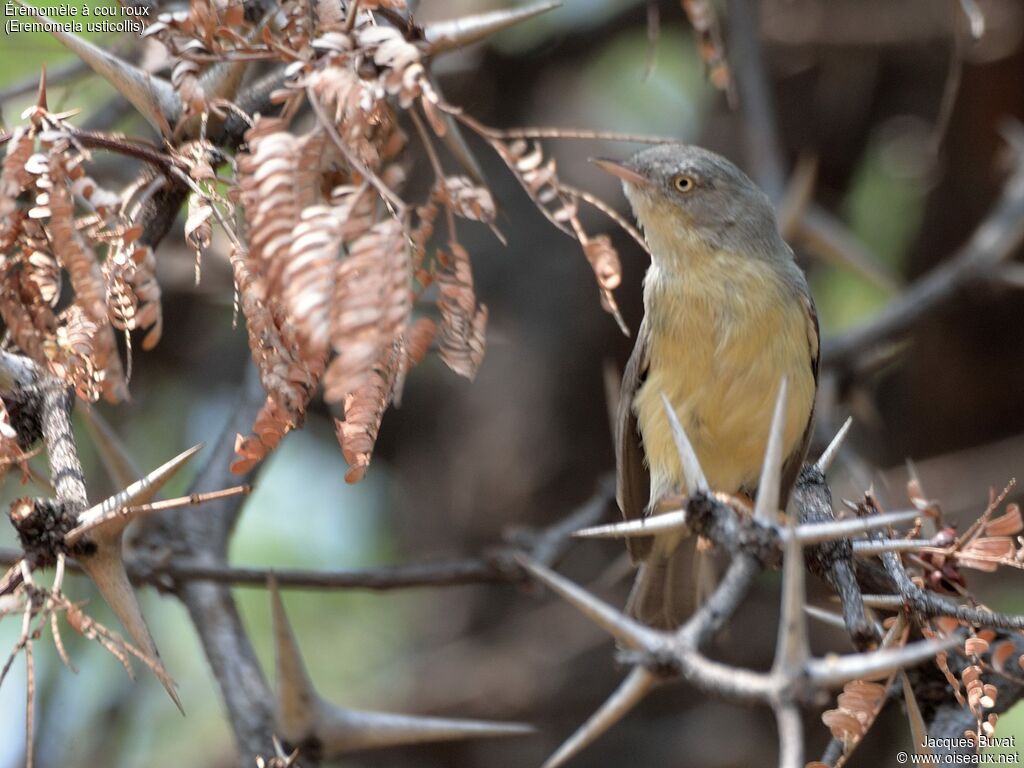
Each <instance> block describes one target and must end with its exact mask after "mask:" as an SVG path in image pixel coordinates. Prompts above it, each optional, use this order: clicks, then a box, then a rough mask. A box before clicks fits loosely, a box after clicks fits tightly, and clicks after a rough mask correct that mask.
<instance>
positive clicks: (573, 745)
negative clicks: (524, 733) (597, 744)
mask: <svg viewBox="0 0 1024 768" xmlns="http://www.w3.org/2000/svg"><path fill="white" fill-rule="evenodd" d="M658 683H659V680H658V678H657V677H656V676H655V675H654V674H652V673H651V672H650V671H649V670H648V669H646V668H644V667H635V668H634V669H633V671H632V672H630V673H629V675H628V676H627V677H626V679H625V680H623V681H622V683H621V684H620V685H619V687H618V688H616V689H615V692H614V693H613V694H612V695H611V696H609V697H608V700H607V701H605V703H604V704H602V705H601V708H600V709H599V710H597V712H595V713H594V714H593V715H591V716H590V718H589V719H588V720H587V722H585V723H584V724H583V725H581V726H580V727H579V729H578V730H577V731H576V732H575V733H574V734H573V735H572V736H570V737H569V738H568V739H567V740H566V741H565V742H564V743H563V744H562V746H560V747H559V748H558V750H557V751H556V752H555V753H554V754H553V755H552V756H551V757H549V758H548V760H547V762H545V763H544V765H543V766H542V767H541V768H559V766H562V765H564V764H565V763H566V762H567V761H569V760H570V759H572V758H573V757H575V756H576V755H578V754H579V753H580V752H582V751H583V750H584V749H586V748H587V747H588V746H590V744H592V743H593V742H594V741H596V740H597V738H598V737H599V736H601V735H602V734H603V733H605V732H606V731H607V730H608V729H609V728H611V727H612V726H613V725H615V724H616V723H617V722H619V721H620V720H621V719H622V718H624V717H625V716H626V715H627V714H629V712H630V711H631V710H632V709H633V708H634V707H635V706H636V705H637V704H639V703H640V702H641V701H643V699H644V697H645V696H646V695H647V694H648V693H650V692H651V690H653V689H654V688H655V687H657V685H658Z"/></svg>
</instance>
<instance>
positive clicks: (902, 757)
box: [896, 752, 909, 765]
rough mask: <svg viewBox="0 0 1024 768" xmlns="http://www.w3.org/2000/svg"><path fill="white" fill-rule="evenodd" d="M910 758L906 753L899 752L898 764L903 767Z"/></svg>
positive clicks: (897, 754) (897, 755) (897, 756)
mask: <svg viewBox="0 0 1024 768" xmlns="http://www.w3.org/2000/svg"><path fill="white" fill-rule="evenodd" d="M908 757H909V755H907V753H906V752H897V753H896V762H897V763H899V764H900V765H903V764H904V763H905V762H907V758H908Z"/></svg>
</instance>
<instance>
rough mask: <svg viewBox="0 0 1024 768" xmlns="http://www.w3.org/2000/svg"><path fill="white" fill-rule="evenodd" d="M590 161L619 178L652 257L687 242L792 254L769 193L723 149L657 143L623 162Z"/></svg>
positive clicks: (739, 250)
mask: <svg viewBox="0 0 1024 768" xmlns="http://www.w3.org/2000/svg"><path fill="white" fill-rule="evenodd" d="M594 162H595V163H596V164H597V165H598V166H600V167H601V168H603V169H604V170H606V171H608V172H609V173H612V174H614V175H616V176H618V177H619V178H620V179H622V187H623V190H624V191H625V193H626V197H627V198H628V199H629V202H630V204H631V205H632V207H633V212H634V213H635V214H636V217H637V220H638V221H639V222H640V225H641V226H642V227H643V228H644V230H645V232H646V235H647V240H648V242H649V244H650V245H651V248H652V250H653V251H654V252H655V254H656V257H657V256H659V255H661V254H660V253H659V251H662V252H666V251H669V252H672V251H676V250H678V249H679V248H680V247H684V248H685V244H686V243H688V242H689V243H693V244H695V245H704V246H707V247H709V248H711V249H713V250H727V251H731V252H733V253H739V254H748V255H750V256H753V257H761V258H767V259H770V260H773V261H774V260H777V259H779V258H791V256H790V251H789V248H788V246H786V244H785V243H784V242H783V240H782V238H781V237H780V236H779V233H778V229H777V225H776V223H775V212H774V209H773V208H772V204H771V201H770V200H769V199H768V196H767V195H765V194H764V193H763V192H762V191H761V190H760V189H758V188H757V186H756V185H755V184H754V182H752V181H751V180H750V178H749V177H747V175H746V174H745V173H743V171H741V170H740V169H739V168H737V167H736V166H735V165H733V164H732V163H731V162H729V161H728V160H726V159H725V158H724V157H722V156H721V155H716V154H715V153H714V152H710V151H708V150H706V149H703V148H701V147H695V146H691V145H688V144H660V145H658V146H656V147H652V148H650V149H645V150H643V151H642V152H638V153H637V154H635V155H633V157H631V158H630V159H629V160H627V161H625V162H621V163H620V162H616V161H611V160H595V161H594Z"/></svg>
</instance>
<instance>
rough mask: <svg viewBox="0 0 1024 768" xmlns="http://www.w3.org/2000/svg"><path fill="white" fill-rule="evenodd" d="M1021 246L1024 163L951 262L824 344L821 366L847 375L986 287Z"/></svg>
mask: <svg viewBox="0 0 1024 768" xmlns="http://www.w3.org/2000/svg"><path fill="white" fill-rule="evenodd" d="M1022 241H1024V158H1022V157H1020V156H1018V158H1017V167H1016V169H1015V172H1014V173H1013V174H1012V175H1011V176H1010V178H1008V179H1007V180H1006V183H1005V184H1004V185H1003V191H1002V194H1001V195H1000V197H999V200H998V201H997V202H996V204H995V206H994V207H993V208H992V210H991V211H990V212H989V214H988V216H986V217H985V219H984V220H983V221H982V222H981V224H980V225H979V226H978V227H977V228H976V229H975V230H974V233H973V234H972V235H971V237H970V239H969V240H968V241H967V242H966V243H965V244H964V245H963V246H961V248H960V249H959V250H958V251H956V252H955V253H954V254H953V256H952V257H951V258H950V259H948V260H947V261H945V262H944V263H942V264H941V265H939V266H938V267H936V268H935V269H933V270H932V271H931V272H929V273H928V274H926V275H925V276H924V277H922V278H920V279H919V280H917V281H916V282H914V283H913V284H912V285H910V286H909V287H908V288H907V289H906V290H905V291H904V292H903V293H902V294H901V295H900V296H899V298H897V299H895V300H894V301H892V302H891V303H890V304H889V305H888V306H887V307H886V308H885V309H883V310H882V311H881V312H879V313H878V314H877V315H875V316H874V317H872V318H871V319H870V320H868V321H867V322H866V323H864V324H863V325H860V326H858V327H856V328H853V329H852V330H850V331H848V332H846V333H843V334H840V335H839V336H836V337H833V338H831V339H825V341H824V343H823V346H822V354H821V362H822V365H824V366H826V367H829V368H834V369H848V368H850V367H851V366H853V365H854V364H856V362H857V360H858V358H860V357H861V356H862V355H864V354H865V353H867V352H869V351H870V350H872V349H873V348H875V347H877V346H879V345H881V344H885V343H887V342H893V341H896V340H897V339H898V338H899V337H900V336H902V335H903V334H905V333H906V332H907V331H909V330H910V329H911V328H912V327H913V326H914V325H916V324H917V323H918V322H920V321H921V319H922V318H924V317H926V316H927V315H930V314H933V313H935V312H938V311H940V310H942V309H944V308H945V307H947V306H949V305H950V304H952V303H953V302H954V301H956V300H958V299H959V298H960V296H961V294H962V292H963V291H964V290H965V289H967V288H969V287H971V286H973V285H977V284H980V283H984V282H987V281H988V280H990V279H992V278H993V277H995V276H996V274H997V268H998V266H999V265H1000V264H1001V263H1002V262H1004V261H1005V260H1007V259H1009V258H1010V257H1011V256H1012V255H1013V254H1014V253H1015V252H1016V250H1017V248H1018V247H1019V246H1020V244H1021V242H1022Z"/></svg>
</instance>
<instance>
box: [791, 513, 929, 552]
mask: <svg viewBox="0 0 1024 768" xmlns="http://www.w3.org/2000/svg"><path fill="white" fill-rule="evenodd" d="M920 516H921V513H920V512H918V511H917V510H916V509H906V510H902V511H899V512H885V513H883V514H881V515H872V516H871V517H858V518H856V519H853V520H835V521H833V522H828V523H803V524H802V525H798V526H796V529H795V530H794V531H793V535H794V536H795V537H796V539H797V540H798V541H799V542H800V543H801V544H803V545H804V546H808V545H811V544H820V543H821V542H823V541H832V540H833V539H845V538H846V537H848V536H854V535H856V534H858V533H868V532H869V531H873V530H875V529H876V528H888V527H889V526H890V525H898V524H899V523H908V522H910V521H912V520H915V519H917V518H918V517H920ZM783 535H786V534H783Z"/></svg>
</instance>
